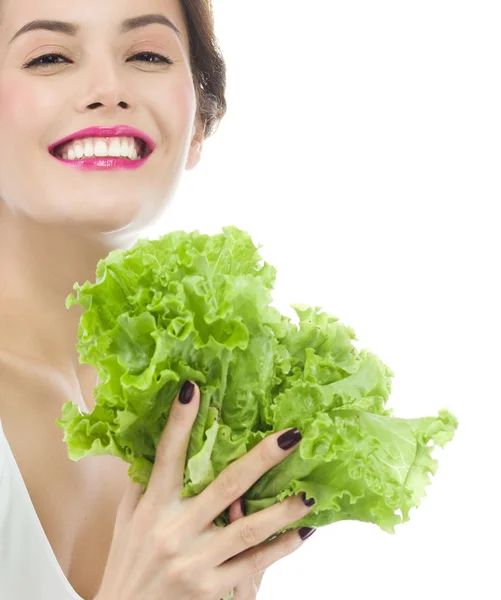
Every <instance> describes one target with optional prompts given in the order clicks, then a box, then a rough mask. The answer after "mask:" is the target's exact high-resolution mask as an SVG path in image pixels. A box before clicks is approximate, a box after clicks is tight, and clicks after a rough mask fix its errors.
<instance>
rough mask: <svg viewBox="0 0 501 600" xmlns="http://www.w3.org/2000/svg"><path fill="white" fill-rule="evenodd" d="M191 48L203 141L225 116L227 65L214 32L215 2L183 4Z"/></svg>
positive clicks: (189, 0)
mask: <svg viewBox="0 0 501 600" xmlns="http://www.w3.org/2000/svg"><path fill="white" fill-rule="evenodd" d="M181 6H182V9H183V11H184V16H185V19H186V27H187V30H188V39H189V44H190V61H191V71H192V74H193V83H194V85H195V92H196V95H197V105H198V114H199V115H200V117H201V120H202V124H203V126H204V137H205V139H207V138H208V137H210V136H211V135H213V134H214V133H215V132H216V130H217V128H218V126H219V123H220V121H221V119H222V118H223V117H224V115H225V114H226V98H225V92H226V63H225V61H224V58H223V56H222V54H221V50H220V48H219V44H218V41H217V38H216V34H215V30H214V10H213V6H212V0H181Z"/></svg>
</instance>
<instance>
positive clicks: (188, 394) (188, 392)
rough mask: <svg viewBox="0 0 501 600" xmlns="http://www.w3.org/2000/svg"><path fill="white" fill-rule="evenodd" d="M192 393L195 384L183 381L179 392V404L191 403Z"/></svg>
mask: <svg viewBox="0 0 501 600" xmlns="http://www.w3.org/2000/svg"><path fill="white" fill-rule="evenodd" d="M194 392H195V384H194V383H192V382H191V381H185V382H184V383H183V387H182V388H181V391H180V392H179V402H181V404H188V402H191V401H192V399H193V395H194Z"/></svg>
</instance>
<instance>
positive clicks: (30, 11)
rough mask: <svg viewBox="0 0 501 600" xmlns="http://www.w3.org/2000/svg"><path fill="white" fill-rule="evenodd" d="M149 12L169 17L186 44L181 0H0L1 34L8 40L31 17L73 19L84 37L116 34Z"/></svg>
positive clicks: (79, 33) (39, 18)
mask: <svg viewBox="0 0 501 600" xmlns="http://www.w3.org/2000/svg"><path fill="white" fill-rule="evenodd" d="M150 14H160V15H164V16H166V17H167V18H168V19H169V20H170V21H172V22H173V24H174V25H175V26H176V28H177V29H178V30H179V31H180V36H179V37H180V39H181V41H182V42H183V43H185V44H186V47H187V43H188V39H187V32H186V27H185V22H184V14H183V10H182V6H181V0H104V1H103V0H85V2H84V1H83V0H43V2H41V1H40V0H0V17H1V30H2V38H3V39H4V40H6V39H7V42H8V41H9V40H10V39H11V38H12V37H13V36H14V34H15V33H16V32H17V31H19V29H21V27H23V26H24V25H26V24H27V23H28V22H30V21H34V20H57V21H65V22H69V23H73V24H75V25H77V26H79V31H78V34H77V35H79V36H83V37H85V36H86V35H90V36H92V35H96V34H97V33H99V34H100V35H104V34H109V35H118V34H119V33H120V27H121V25H122V22H123V21H126V20H128V19H132V18H134V17H140V16H143V15H150ZM155 27H157V25H155ZM165 29H166V30H167V27H166V28H165ZM170 31H171V30H170ZM171 33H172V35H176V34H175V33H174V31H171ZM169 35H170V34H169ZM176 37H177V36H176Z"/></svg>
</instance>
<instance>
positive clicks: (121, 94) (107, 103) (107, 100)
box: [79, 55, 131, 117]
mask: <svg viewBox="0 0 501 600" xmlns="http://www.w3.org/2000/svg"><path fill="white" fill-rule="evenodd" d="M100 58H101V60H100V62H99V63H98V64H96V65H92V66H91V67H89V73H91V74H90V76H89V77H88V79H87V86H86V91H84V94H83V95H81V96H80V103H79V104H80V111H81V112H87V111H89V110H93V111H96V112H98V113H99V115H100V116H110V117H113V116H114V114H115V113H116V111H117V110H118V109H127V110H130V109H131V102H130V100H129V99H128V93H127V91H126V89H125V82H124V79H123V77H121V76H120V73H119V67H118V66H117V65H116V64H114V63H112V60H103V58H102V55H101V57H100Z"/></svg>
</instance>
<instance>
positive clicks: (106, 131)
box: [48, 125, 156, 171]
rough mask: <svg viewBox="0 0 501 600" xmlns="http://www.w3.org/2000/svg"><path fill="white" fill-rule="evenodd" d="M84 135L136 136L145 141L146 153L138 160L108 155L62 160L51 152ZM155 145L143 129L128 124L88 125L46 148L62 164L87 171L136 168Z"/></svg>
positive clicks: (146, 158)
mask: <svg viewBox="0 0 501 600" xmlns="http://www.w3.org/2000/svg"><path fill="white" fill-rule="evenodd" d="M86 137H103V138H106V137H110V138H111V137H136V138H139V139H140V140H143V141H144V142H145V144H146V147H147V155H146V156H145V157H144V158H142V159H140V160H129V159H127V158H115V157H109V156H103V157H94V158H82V159H81V160H64V159H63V158H59V157H58V156H54V155H53V154H52V152H51V151H52V150H54V148H56V147H57V146H60V145H61V144H65V143H66V142H70V141H72V140H76V139H80V138H86ZM155 147H156V144H155V142H154V141H153V140H152V139H151V138H150V137H149V136H148V135H146V134H145V133H144V132H143V131H140V130H138V129H135V128H133V127H129V126H128V125H118V126H116V127H88V128H87V129H81V130H80V131H77V132H76V133H72V134H71V135H68V136H66V137H64V138H62V139H61V140H59V141H57V142H55V143H54V144H51V145H50V146H49V148H48V149H49V152H51V155H52V156H53V157H54V158H55V159H56V160H58V161H60V162H62V163H63V164H65V165H68V166H71V167H73V168H75V169H80V170H84V171H89V170H96V169H98V170H103V169H126V170H129V169H137V168H139V167H140V166H142V165H144V163H145V162H146V161H147V160H148V158H149V157H150V155H151V153H152V152H153V150H154V149H155Z"/></svg>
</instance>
